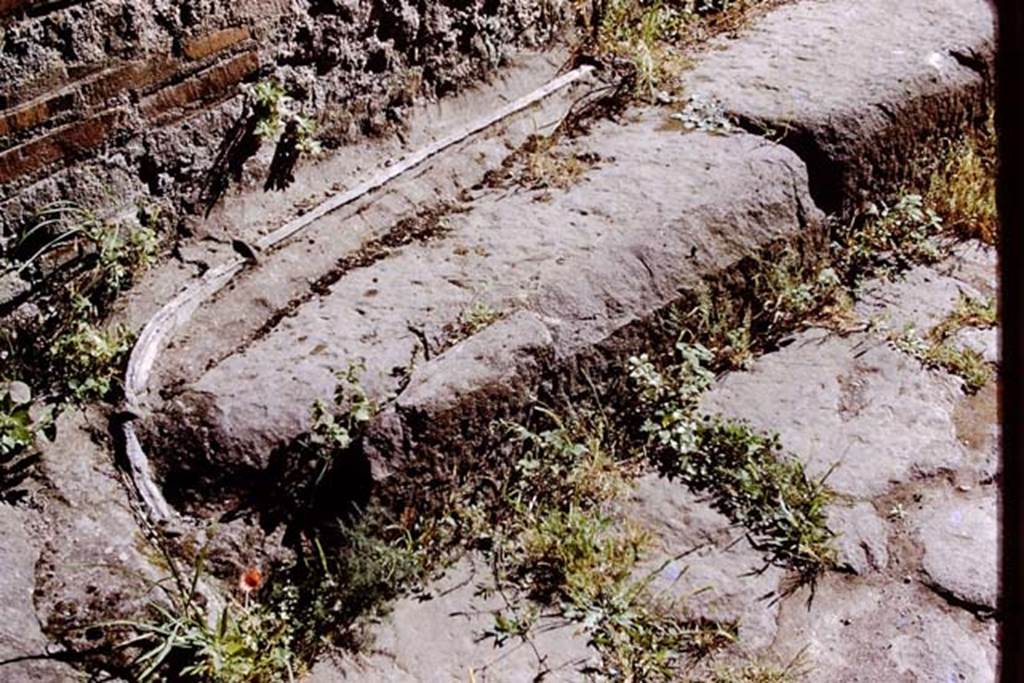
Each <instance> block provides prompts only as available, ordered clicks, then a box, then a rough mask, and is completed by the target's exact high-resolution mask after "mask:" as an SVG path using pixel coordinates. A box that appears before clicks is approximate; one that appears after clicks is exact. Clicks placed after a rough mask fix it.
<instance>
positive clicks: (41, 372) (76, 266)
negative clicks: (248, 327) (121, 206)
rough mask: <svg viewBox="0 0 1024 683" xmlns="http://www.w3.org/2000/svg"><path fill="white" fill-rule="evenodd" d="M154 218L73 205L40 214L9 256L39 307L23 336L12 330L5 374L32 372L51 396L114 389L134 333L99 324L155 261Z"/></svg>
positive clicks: (94, 394)
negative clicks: (120, 216) (114, 216)
mask: <svg viewBox="0 0 1024 683" xmlns="http://www.w3.org/2000/svg"><path fill="white" fill-rule="evenodd" d="M151 220H152V218H150V219H147V220H146V223H147V224H146V225H138V226H130V225H128V224H125V223H114V222H110V221H105V220H102V219H100V218H99V217H98V216H97V215H96V214H95V213H94V212H92V211H89V210H87V209H84V208H82V207H79V206H77V205H75V204H73V203H71V202H58V203H55V204H52V205H49V206H47V207H45V208H44V209H43V210H41V211H40V213H39V220H38V222H37V223H36V224H35V225H34V226H32V227H31V228H29V229H28V230H26V231H24V232H23V233H22V234H21V235H20V236H19V238H18V240H17V241H16V243H15V245H14V247H13V249H12V251H11V253H10V254H9V259H10V260H11V262H12V264H13V266H12V267H13V268H15V269H17V270H18V272H20V273H22V274H23V275H24V276H25V277H28V278H29V280H30V282H32V284H33V290H32V299H31V300H32V302H33V303H35V304H36V306H37V307H38V308H39V310H40V311H41V312H40V314H39V315H38V316H37V317H36V318H35V319H34V320H33V321H31V323H30V324H28V328H27V329H25V330H22V331H21V333H20V334H19V333H15V334H11V335H7V338H6V342H7V344H8V345H9V350H8V351H7V360H8V362H9V369H8V368H5V370H4V371H3V373H2V374H3V375H8V374H9V373H10V374H14V373H17V374H19V375H21V376H31V377H33V381H34V382H35V383H36V384H37V387H38V388H40V390H41V393H42V394H44V395H46V396H47V397H48V400H51V401H54V400H56V401H58V402H59V401H60V400H61V399H62V398H65V397H67V396H70V397H71V398H73V399H75V400H87V399H93V398H103V397H107V396H110V395H111V394H112V391H113V389H115V388H116V386H115V382H114V379H113V376H114V373H115V372H116V370H117V369H119V366H120V364H121V362H122V361H123V360H124V357H125V353H126V351H127V346H128V344H129V342H130V338H129V335H128V333H127V331H126V330H125V329H123V328H120V327H113V328H110V329H107V330H104V329H102V328H101V327H100V326H99V321H100V320H101V319H102V318H103V316H104V312H105V310H106V308H107V307H108V306H109V305H110V304H111V303H112V302H113V300H114V299H115V298H116V297H117V295H118V294H119V293H120V292H122V291H123V290H124V289H126V288H127V287H128V286H129V285H130V284H132V282H133V281H134V280H135V279H136V278H137V277H138V275H139V274H140V273H141V272H142V271H144V270H146V269H147V268H149V267H150V266H151V265H152V264H153V263H154V262H155V260H156V256H157V249H158V240H157V236H156V232H155V231H154V229H153V227H152V224H151ZM44 340H46V341H45V342H44Z"/></svg>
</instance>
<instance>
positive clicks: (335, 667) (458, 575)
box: [307, 559, 595, 683]
mask: <svg viewBox="0 0 1024 683" xmlns="http://www.w3.org/2000/svg"><path fill="white" fill-rule="evenodd" d="M488 585H490V579H489V576H488V572H487V569H486V564H485V563H483V562H475V563H474V561H473V560H472V559H466V560H463V561H462V562H460V563H459V564H458V565H456V566H455V567H453V568H452V569H451V570H449V572H448V573H447V575H446V576H445V577H444V578H443V579H442V580H440V581H439V582H438V583H436V584H434V585H433V586H431V588H430V592H429V594H427V595H425V596H414V597H409V598H405V599H403V600H401V601H399V602H398V603H397V604H396V605H395V607H394V610H393V611H392V612H391V614H389V615H388V617H387V618H386V619H385V620H384V622H383V623H382V624H381V625H380V626H379V627H377V628H375V629H374V635H375V640H374V644H373V647H372V650H371V651H370V652H369V653H367V654H365V655H361V656H359V657H351V658H346V659H344V660H335V661H332V660H326V661H324V662H321V663H320V664H319V666H318V667H317V668H315V669H314V670H313V672H312V673H311V674H310V676H309V678H308V679H307V681H308V683H332V682H333V681H338V680H355V681H372V682H375V683H376V682H380V683H385V682H386V683H392V682H394V683H416V682H420V681H422V682H425V683H449V681H465V680H475V681H478V683H505V682H507V683H518V682H520V681H529V680H539V679H540V678H542V679H543V680H545V681H566V682H568V681H578V680H581V679H580V677H581V676H582V674H581V671H583V670H584V669H586V668H587V666H588V665H592V664H593V663H594V658H595V653H594V652H593V651H591V650H590V649H589V648H588V646H587V640H586V638H585V637H584V636H582V635H581V634H579V633H578V630H579V629H578V627H577V626H575V625H573V624H566V623H565V622H564V621H560V620H558V619H553V618H545V617H541V619H540V621H539V623H538V625H537V627H536V630H537V633H538V634H539V635H538V636H537V637H535V638H533V640H532V646H531V645H530V644H529V643H524V642H522V641H518V640H513V641H512V642H509V643H508V644H506V645H505V646H503V647H497V646H496V645H495V644H494V641H493V639H490V638H487V637H486V636H485V635H484V634H485V632H486V631H488V630H489V629H492V628H493V627H494V614H495V612H497V611H499V610H501V609H502V608H503V607H504V606H505V603H504V601H503V600H502V598H501V597H500V596H499V595H490V596H483V595H480V590H481V588H482V587H486V586H488Z"/></svg>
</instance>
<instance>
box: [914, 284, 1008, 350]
mask: <svg viewBox="0 0 1024 683" xmlns="http://www.w3.org/2000/svg"><path fill="white" fill-rule="evenodd" d="M998 322H999V317H998V314H997V311H996V302H995V299H993V298H991V297H989V298H986V299H975V298H974V297H971V296H968V295H966V294H963V293H962V292H961V294H960V298H959V299H957V302H956V307H955V308H954V309H953V311H952V312H951V313H950V314H949V315H947V316H946V317H945V318H943V319H942V321H941V322H940V323H939V324H938V325H936V326H935V327H933V328H932V330H931V332H929V333H928V337H929V338H930V339H931V340H932V341H935V342H943V341H945V340H946V339H948V338H950V337H952V336H953V335H954V334H956V333H957V332H959V331H960V330H962V329H965V328H968V327H975V328H986V327H995V326H996V325H997V324H998Z"/></svg>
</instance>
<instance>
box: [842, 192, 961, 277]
mask: <svg viewBox="0 0 1024 683" xmlns="http://www.w3.org/2000/svg"><path fill="white" fill-rule="evenodd" d="M941 230H942V219H941V218H940V217H939V215H938V214H937V213H935V211H933V210H932V209H931V208H928V207H926V206H925V204H924V199H923V198H922V197H921V196H920V195H916V194H907V195H903V196H902V197H901V198H900V199H899V200H898V201H897V202H896V203H895V204H893V205H892V206H889V205H886V204H878V205H871V206H870V207H869V209H868V210H867V211H866V212H865V213H864V214H863V215H862V216H861V217H859V218H858V219H857V220H854V221H852V222H851V223H849V224H847V225H845V226H839V227H838V228H837V229H836V230H835V231H834V235H833V244H832V252H833V262H834V263H835V266H836V268H837V270H838V272H840V273H842V274H843V275H844V277H845V280H846V283H847V285H849V286H851V287H856V286H857V284H858V283H860V282H862V281H864V280H865V279H867V278H869V277H894V276H896V275H898V274H899V273H901V272H903V271H905V270H907V269H909V268H911V267H912V266H914V265H916V264H919V263H934V262H936V261H938V260H939V258H940V256H941V254H940V252H939V249H938V246H937V244H936V242H935V238H936V237H937V236H938V235H939V233H940V232H941Z"/></svg>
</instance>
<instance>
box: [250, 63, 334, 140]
mask: <svg viewBox="0 0 1024 683" xmlns="http://www.w3.org/2000/svg"><path fill="white" fill-rule="evenodd" d="M249 102H250V107H251V109H252V114H251V115H252V117H253V118H252V120H253V133H254V134H255V135H256V137H258V138H259V139H260V140H263V141H267V140H274V139H277V138H279V137H282V136H283V135H286V134H287V135H288V138H289V141H290V144H293V145H294V149H295V150H296V151H297V152H298V153H299V154H306V155H310V156H316V155H318V154H320V152H321V151H322V147H321V145H320V142H319V141H318V140H317V139H316V122H315V121H313V120H312V119H310V118H308V117H306V116H303V115H302V114H301V113H300V112H298V111H296V107H295V100H293V99H292V98H291V97H289V96H288V94H287V93H286V92H285V89H284V87H283V86H282V85H281V84H280V83H278V82H277V81H269V80H268V81H260V82H259V83H257V84H256V85H254V86H253V87H252V88H251V89H250V91H249Z"/></svg>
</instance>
